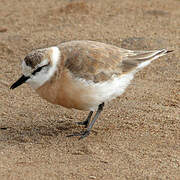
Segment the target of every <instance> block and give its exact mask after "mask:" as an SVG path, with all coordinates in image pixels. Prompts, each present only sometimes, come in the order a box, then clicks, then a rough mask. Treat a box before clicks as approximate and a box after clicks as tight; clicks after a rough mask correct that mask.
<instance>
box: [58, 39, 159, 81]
mask: <svg viewBox="0 0 180 180" xmlns="http://www.w3.org/2000/svg"><path fill="white" fill-rule="evenodd" d="M59 48H60V50H61V54H62V56H63V57H62V58H63V59H64V66H65V68H67V69H68V70H69V71H70V72H71V73H72V74H73V75H74V76H76V77H79V78H84V79H86V80H92V81H93V82H100V81H106V80H108V79H110V78H111V77H112V75H119V76H120V75H122V74H124V73H127V72H129V71H131V70H132V69H134V68H136V67H137V65H138V64H140V63H141V62H143V61H146V60H149V59H150V58H152V57H154V56H155V55H156V54H157V52H158V51H130V50H126V49H121V48H118V47H116V46H112V45H108V44H104V43H100V42H95V41H71V42H66V43H63V44H61V45H60V46H59Z"/></svg>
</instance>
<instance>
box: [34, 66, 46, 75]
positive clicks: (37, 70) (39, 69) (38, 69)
mask: <svg viewBox="0 0 180 180" xmlns="http://www.w3.org/2000/svg"><path fill="white" fill-rule="evenodd" d="M45 66H48V65H44V66H41V67H38V68H37V69H36V70H35V71H33V72H32V75H35V74H36V73H37V72H39V71H41V69H42V68H43V67H45Z"/></svg>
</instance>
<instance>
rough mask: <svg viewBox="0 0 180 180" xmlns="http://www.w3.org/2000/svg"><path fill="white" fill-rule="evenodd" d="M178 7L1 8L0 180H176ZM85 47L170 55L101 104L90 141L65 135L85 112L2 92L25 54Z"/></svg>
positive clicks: (42, 4)
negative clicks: (64, 45)
mask: <svg viewBox="0 0 180 180" xmlns="http://www.w3.org/2000/svg"><path fill="white" fill-rule="evenodd" d="M179 9H180V1H179V0H148V1H147V0H134V1H132V0H122V1H121V0H81V1H79V0H71V1H70V0H49V1H48V0H46V1H44V0H24V1H22V0H21V1H19V0H13V1H7V0H0V61H1V63H0V179H1V180H3V179H13V180H25V179H31V180H32V179H33V180H34V179H37V180H41V179H42V180H46V179H48V180H49V179H51V180H54V179H64V180H67V179H68V180H71V179H73V180H74V179H78V180H79V179H83V180H84V179H98V180H99V179H118V180H119V179H180V10H179ZM75 39H89V40H96V41H101V42H105V43H109V44H114V45H117V46H120V47H124V48H129V49H146V50H148V49H149V50H150V49H158V48H168V49H174V50H175V51H174V52H173V53H171V54H168V55H167V56H164V57H162V58H160V59H158V60H157V61H155V62H153V63H152V64H151V65H150V66H148V67H147V68H145V69H144V70H143V71H141V72H139V73H138V74H137V75H136V77H135V79H134V81H133V82H132V84H131V85H130V86H129V88H128V89H127V91H126V92H125V93H124V94H123V95H122V96H121V97H119V98H117V99H116V100H114V101H112V102H110V103H109V104H106V106H105V109H104V111H103V113H102V114H101V116H100V118H99V119H98V122H97V123H96V124H95V126H94V128H93V131H92V134H91V135H90V136H89V137H88V138H85V139H83V140H80V141H79V140H78V139H77V137H71V138H67V137H66V136H67V135H69V134H71V133H73V132H76V131H81V130H82V129H83V128H82V127H79V126H77V125H76V124H75V122H76V121H82V120H84V119H85V117H86V116H87V112H81V111H76V110H67V109H65V108H63V107H60V106H55V105H52V104H49V103H47V102H46V101H44V100H43V99H41V98H40V97H38V95H37V94H35V93H34V91H33V90H32V89H31V88H30V87H29V86H28V85H23V86H21V87H19V88H17V89H16V90H13V91H10V90H9V86H10V85H11V84H12V83H13V82H14V81H15V80H16V79H17V78H18V77H19V76H20V75H21V60H22V59H23V58H24V56H25V55H26V54H27V53H28V52H30V51H31V50H32V49H36V48H40V47H46V46H51V45H55V44H58V43H61V42H64V41H68V40H75Z"/></svg>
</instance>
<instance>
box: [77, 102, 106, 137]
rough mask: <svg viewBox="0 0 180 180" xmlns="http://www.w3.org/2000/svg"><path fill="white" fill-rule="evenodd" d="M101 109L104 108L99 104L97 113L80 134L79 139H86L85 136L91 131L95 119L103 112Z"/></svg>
mask: <svg viewBox="0 0 180 180" xmlns="http://www.w3.org/2000/svg"><path fill="white" fill-rule="evenodd" d="M103 107H104V103H102V104H100V105H99V106H98V110H97V112H96V114H95V116H94V118H93V120H92V122H91V123H90V124H89V126H88V128H87V130H86V131H85V132H83V133H82V134H81V137H80V139H83V138H85V137H87V136H88V135H89V134H90V131H91V129H92V127H93V125H94V123H95V122H96V120H97V118H98V117H99V115H100V113H101V111H102V110H103Z"/></svg>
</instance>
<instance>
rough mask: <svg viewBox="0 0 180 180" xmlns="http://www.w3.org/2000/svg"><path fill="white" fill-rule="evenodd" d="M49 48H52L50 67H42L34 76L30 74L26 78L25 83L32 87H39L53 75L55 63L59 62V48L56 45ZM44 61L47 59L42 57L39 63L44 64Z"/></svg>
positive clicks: (55, 67)
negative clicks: (28, 77)
mask: <svg viewBox="0 0 180 180" xmlns="http://www.w3.org/2000/svg"><path fill="white" fill-rule="evenodd" d="M50 48H51V49H52V50H53V52H52V54H51V60H52V65H51V66H50V68H49V69H42V70H41V71H40V72H39V73H37V74H36V75H35V76H33V75H31V76H30V77H31V78H30V79H28V80H27V83H28V84H30V85H31V87H32V88H34V89H38V88H39V87H41V86H42V85H43V84H44V83H45V82H47V81H48V80H49V79H50V78H51V77H52V76H53V75H54V73H55V72H56V70H57V65H58V63H59V60H60V55H61V53H60V50H59V48H58V47H56V46H54V47H50ZM45 62H47V59H44V60H43V61H42V62H41V64H45Z"/></svg>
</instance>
